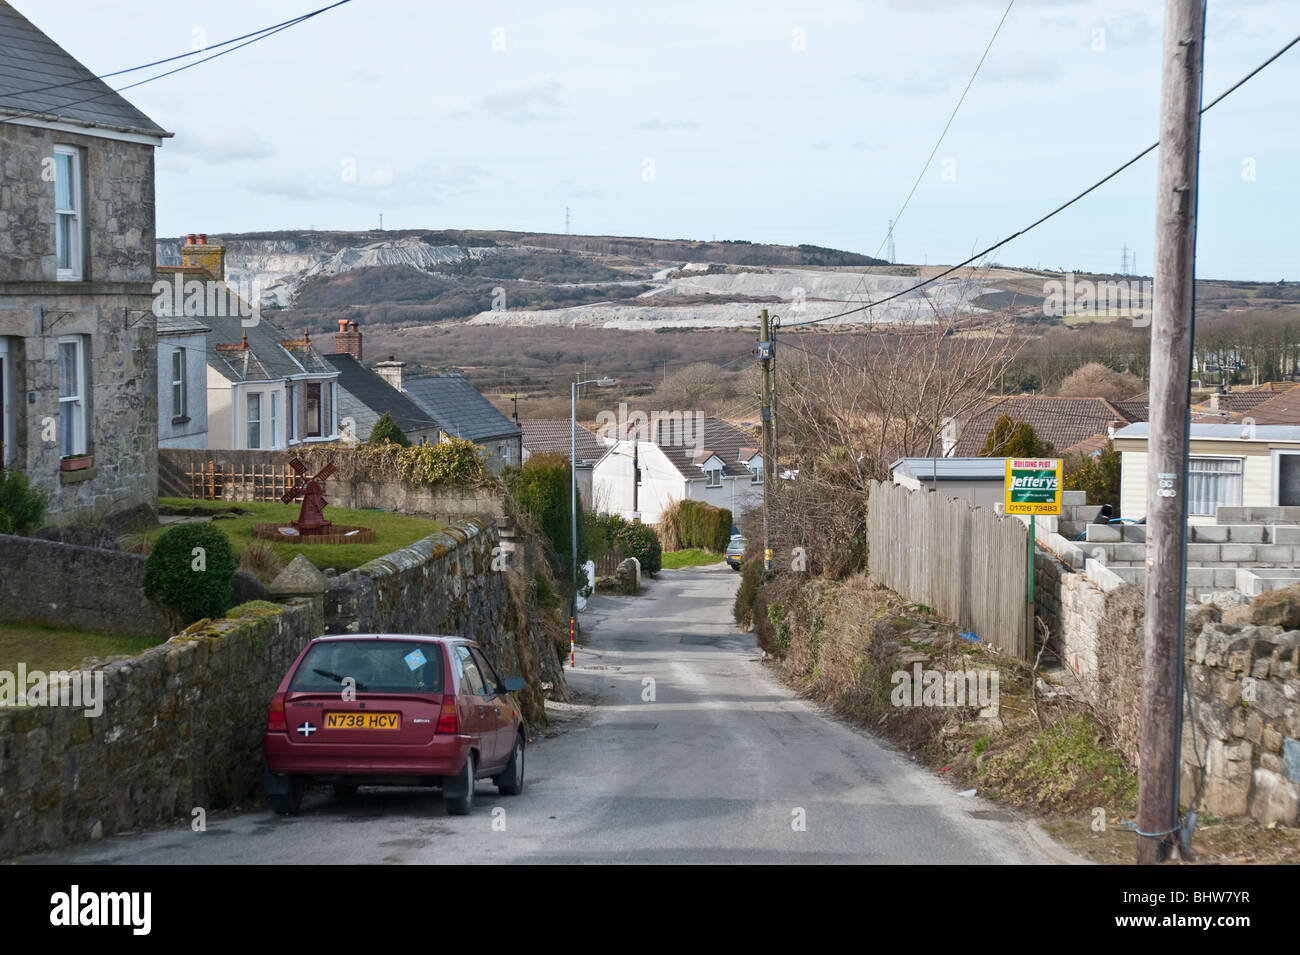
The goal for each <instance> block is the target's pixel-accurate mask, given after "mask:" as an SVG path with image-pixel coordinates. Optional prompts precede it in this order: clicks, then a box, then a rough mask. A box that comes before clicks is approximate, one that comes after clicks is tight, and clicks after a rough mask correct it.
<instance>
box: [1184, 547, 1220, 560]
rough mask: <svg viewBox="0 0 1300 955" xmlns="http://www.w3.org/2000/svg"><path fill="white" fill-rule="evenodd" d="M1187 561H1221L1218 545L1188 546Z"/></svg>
mask: <svg viewBox="0 0 1300 955" xmlns="http://www.w3.org/2000/svg"><path fill="white" fill-rule="evenodd" d="M1187 559H1188V560H1200V561H1211V562H1217V561H1218V559H1219V545H1218V544H1188V545H1187Z"/></svg>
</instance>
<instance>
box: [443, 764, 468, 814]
mask: <svg viewBox="0 0 1300 955" xmlns="http://www.w3.org/2000/svg"><path fill="white" fill-rule="evenodd" d="M442 800H443V802H444V803H445V804H446V806H447V814H448V815H451V816H468V815H469V811H470V810H471V809H473V808H474V754H473V753H470V754H469V755H468V756H466V757H465V768H464V770H462V771H461V773H460V775H459V776H457V777H455V778H454V779H449V780H448V781H447V782H446V783H445V784H444V785H443V788H442Z"/></svg>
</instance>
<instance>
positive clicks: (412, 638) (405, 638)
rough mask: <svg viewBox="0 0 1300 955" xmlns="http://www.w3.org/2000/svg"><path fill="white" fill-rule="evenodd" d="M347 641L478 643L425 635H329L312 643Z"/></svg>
mask: <svg viewBox="0 0 1300 955" xmlns="http://www.w3.org/2000/svg"><path fill="white" fill-rule="evenodd" d="M345 640H396V641H400V642H403V643H477V641H475V640H471V639H470V638H469V637H458V636H452V635H448V634H423V633H327V634H324V635H323V636H319V637H317V638H316V639H315V640H313V641H312V643H333V642H337V641H345Z"/></svg>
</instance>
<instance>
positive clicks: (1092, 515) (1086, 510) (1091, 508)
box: [1066, 491, 1101, 524]
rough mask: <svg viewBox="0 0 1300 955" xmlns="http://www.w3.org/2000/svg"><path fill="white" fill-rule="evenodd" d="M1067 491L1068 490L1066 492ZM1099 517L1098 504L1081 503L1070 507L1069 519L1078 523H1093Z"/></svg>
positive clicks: (1099, 508)
mask: <svg viewBox="0 0 1300 955" xmlns="http://www.w3.org/2000/svg"><path fill="white" fill-rule="evenodd" d="M1066 493H1067V494H1068V493H1069V492H1068V491H1067V492H1066ZM1100 517H1101V505H1100V504H1083V505H1080V506H1079V507H1074V508H1071V509H1070V520H1072V521H1076V522H1078V523H1080V524H1095V523H1097V522H1098V520H1099V518H1100Z"/></svg>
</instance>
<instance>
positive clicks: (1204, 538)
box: [1191, 524, 1228, 544]
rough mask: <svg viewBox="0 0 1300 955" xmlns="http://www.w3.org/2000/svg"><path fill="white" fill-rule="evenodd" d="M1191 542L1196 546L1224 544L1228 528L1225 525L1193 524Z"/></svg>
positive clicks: (1226, 539)
mask: <svg viewBox="0 0 1300 955" xmlns="http://www.w3.org/2000/svg"><path fill="white" fill-rule="evenodd" d="M1191 540H1192V541H1193V542H1194V543H1197V544H1226V543H1227V541H1228V526H1227V525H1226V524H1193V525H1192V535H1191Z"/></svg>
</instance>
